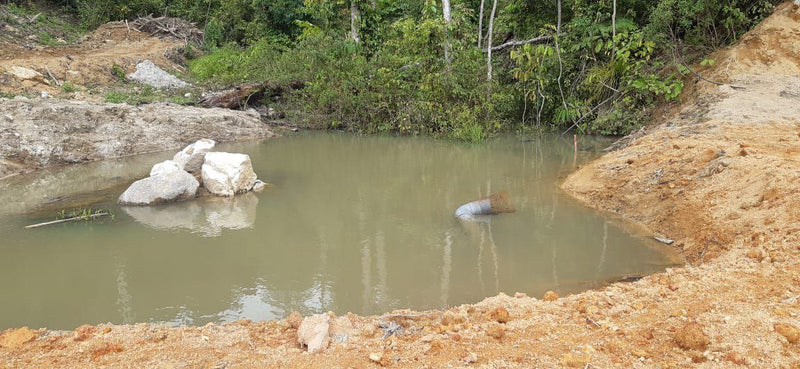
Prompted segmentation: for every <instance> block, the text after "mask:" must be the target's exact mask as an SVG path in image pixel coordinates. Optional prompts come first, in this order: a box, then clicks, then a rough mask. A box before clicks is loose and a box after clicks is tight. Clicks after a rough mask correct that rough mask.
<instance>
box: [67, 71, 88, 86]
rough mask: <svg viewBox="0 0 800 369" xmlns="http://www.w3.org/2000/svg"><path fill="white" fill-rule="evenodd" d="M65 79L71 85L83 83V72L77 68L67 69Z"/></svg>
mask: <svg viewBox="0 0 800 369" xmlns="http://www.w3.org/2000/svg"><path fill="white" fill-rule="evenodd" d="M65 80H66V81H67V82H69V83H71V84H73V85H79V86H80V85H83V84H84V80H83V74H81V72H79V71H77V70H68V71H67V72H66V77H65Z"/></svg>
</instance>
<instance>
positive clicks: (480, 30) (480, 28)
mask: <svg viewBox="0 0 800 369" xmlns="http://www.w3.org/2000/svg"><path fill="white" fill-rule="evenodd" d="M483 2H484V0H481V9H480V12H479V14H478V49H480V48H481V43H482V41H483Z"/></svg>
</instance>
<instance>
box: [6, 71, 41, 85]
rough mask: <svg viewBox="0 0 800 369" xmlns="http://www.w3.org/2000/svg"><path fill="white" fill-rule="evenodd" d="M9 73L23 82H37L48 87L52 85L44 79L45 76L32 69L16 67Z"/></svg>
mask: <svg viewBox="0 0 800 369" xmlns="http://www.w3.org/2000/svg"><path fill="white" fill-rule="evenodd" d="M8 72H9V73H10V74H11V75H13V76H14V77H17V79H19V80H21V81H37V82H41V83H45V84H48V85H49V84H50V81H48V80H47V79H46V78H44V75H43V74H41V73H39V72H37V71H35V70H33V69H30V68H25V67H18V66H14V67H11V69H9V71H8Z"/></svg>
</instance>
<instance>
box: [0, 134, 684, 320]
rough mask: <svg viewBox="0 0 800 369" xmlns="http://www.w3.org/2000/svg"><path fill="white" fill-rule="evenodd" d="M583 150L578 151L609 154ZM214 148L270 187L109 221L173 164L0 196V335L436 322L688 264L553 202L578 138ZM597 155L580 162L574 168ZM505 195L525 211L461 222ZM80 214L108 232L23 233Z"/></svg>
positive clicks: (569, 204) (55, 181)
mask: <svg viewBox="0 0 800 369" xmlns="http://www.w3.org/2000/svg"><path fill="white" fill-rule="evenodd" d="M588 140H589V139H587V138H584V139H583V142H581V146H582V147H584V148H588V147H602V144H603V143H602V142H591V141H588ZM222 149H225V150H228V151H237V152H244V153H247V154H249V155H250V156H251V158H252V161H253V163H254V166H255V170H256V173H257V174H258V175H259V177H260V178H262V179H264V180H266V181H268V182H270V183H272V184H274V186H273V187H272V188H269V189H267V190H266V191H264V192H262V193H260V194H248V195H244V196H239V197H237V198H235V199H233V200H232V201H229V200H225V199H204V200H198V201H193V202H187V203H181V204H174V205H169V206H160V207H152V208H124V209H122V208H119V207H117V206H116V205H114V200H115V199H116V197H117V196H118V195H119V193H121V191H123V190H124V187H125V185H127V184H128V183H130V182H131V181H132V180H134V179H136V178H140V177H142V176H145V175H146V174H147V172H148V171H149V168H150V166H151V165H152V164H153V163H155V162H157V161H160V160H163V159H165V158H168V157H170V156H171V153H162V154H154V155H146V156H139V157H135V158H128V159H124V160H117V161H107V162H103V163H96V164H90V165H82V166H73V167H70V168H66V169H62V170H51V171H46V172H39V173H37V174H34V175H31V176H24V177H16V178H11V179H9V180H5V181H2V182H0V204H2V205H0V239H1V240H0V293H2V303H0V329H3V328H8V327H17V326H23V325H27V326H30V327H48V328H50V329H72V328H75V327H77V326H78V325H80V324H83V323H102V322H113V323H134V322H167V323H173V324H175V323H179V324H204V323H206V322H225V321H231V320H236V319H242V318H247V319H253V320H263V319H273V318H280V317H283V316H285V315H287V314H288V313H289V312H291V311H293V310H298V311H300V312H302V313H304V314H307V313H311V312H323V311H328V310H332V311H334V312H337V313H346V312H348V311H351V312H354V313H359V314H375V313H381V312H386V311H390V310H392V309H399V308H412V309H418V310H421V309H432V308H442V307H446V306H452V305H457V304H461V303H468V302H477V301H480V300H481V299H483V298H484V297H487V296H491V295H495V294H497V293H498V292H506V293H509V294H513V293H514V292H525V293H528V294H529V295H532V296H541V294H542V293H543V292H544V291H546V290H555V291H558V292H560V293H561V294H565V293H570V292H576V291H580V290H584V289H588V288H592V287H596V286H599V285H602V284H603V283H605V282H607V281H611V280H615V279H618V278H620V277H623V276H628V275H639V274H646V273H651V272H655V271H659V270H662V269H664V268H665V267H666V266H667V265H671V264H673V263H674V262H676V261H678V260H677V258H676V256H675V255H674V254H670V253H668V252H667V253H665V252H666V251H667V250H665V249H664V247H661V246H660V245H659V244H657V243H655V242H653V241H650V240H647V239H646V238H643V237H635V236H632V235H629V234H627V233H625V232H623V231H622V230H620V229H619V228H618V227H617V226H615V223H616V222H615V221H611V220H607V219H604V218H603V217H601V216H600V215H598V214H596V213H595V212H593V211H591V210H588V209H586V208H583V207H581V206H580V205H579V204H577V203H576V202H575V201H573V200H572V199H570V198H568V197H567V196H565V195H564V194H562V193H561V192H559V190H558V187H557V182H558V179H559V178H562V177H563V176H565V175H566V174H567V173H569V172H570V171H572V170H573V164H572V161H573V153H572V142H571V139H570V140H568V141H567V140H561V139H559V138H543V139H537V140H534V141H529V142H522V141H521V140H520V139H519V138H515V137H507V138H502V139H498V140H495V141H492V142H489V143H487V144H482V145H466V144H459V143H452V142H442V141H435V140H430V139H423V138H394V137H359V136H352V135H340V134H323V133H313V134H312V133H304V134H299V135H296V136H291V137H285V138H281V139H276V140H272V141H268V142H266V143H262V144H254V143H251V144H235V145H224V146H222ZM595 155H597V154H595V153H592V152H590V151H586V150H584V151H581V152H580V153H579V155H578V158H577V159H578V163H580V162H584V161H586V160H589V159H590V158H591V157H593V156H595ZM500 190H507V191H508V193H509V194H510V196H511V198H512V200H513V201H514V204H515V205H516V207H517V212H516V213H513V214H504V215H499V216H496V217H493V218H492V219H491V221H490V222H488V223H465V222H461V221H458V220H456V219H455V218H454V217H453V212H454V210H455V209H456V208H457V207H458V206H459V205H461V204H462V203H464V202H468V201H471V200H474V199H476V198H478V197H481V196H485V195H486V194H487V193H489V192H494V191H500ZM78 205H82V206H86V205H91V206H92V207H95V208H108V209H110V210H112V211H113V212H114V213H115V220H114V221H113V222H109V221H103V222H94V223H75V224H63V225H56V226H50V227H44V228H39V229H34V230H24V229H23V226H24V225H26V224H31V223H36V222H39V221H43V220H50V219H53V218H54V214H55V212H57V211H58V210H60V209H62V208H71V207H74V206H78Z"/></svg>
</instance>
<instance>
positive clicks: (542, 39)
mask: <svg viewBox="0 0 800 369" xmlns="http://www.w3.org/2000/svg"><path fill="white" fill-rule="evenodd" d="M552 39H553V37H552V36H539V37H534V38H531V39H528V40H521V41H520V40H511V41H508V42H506V43H504V44H501V45H497V46H492V51H502V50H505V49H507V48H509V47H514V46H522V45H527V44H543V43H545V42H550V40H552ZM483 52H485V53H486V52H489V50H488V49H484V50H483Z"/></svg>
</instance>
